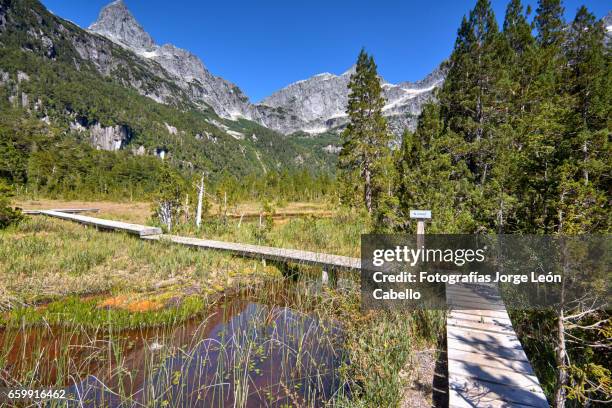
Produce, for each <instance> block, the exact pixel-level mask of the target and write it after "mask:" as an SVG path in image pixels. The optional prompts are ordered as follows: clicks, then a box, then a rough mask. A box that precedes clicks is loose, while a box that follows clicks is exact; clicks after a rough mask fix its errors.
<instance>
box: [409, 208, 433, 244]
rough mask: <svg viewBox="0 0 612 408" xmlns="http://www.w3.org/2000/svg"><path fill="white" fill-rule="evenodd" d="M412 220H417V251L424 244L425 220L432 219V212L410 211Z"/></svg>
mask: <svg viewBox="0 0 612 408" xmlns="http://www.w3.org/2000/svg"><path fill="white" fill-rule="evenodd" d="M410 218H413V219H416V220H417V249H418V248H421V247H422V246H423V243H424V235H425V220H429V219H431V210H410Z"/></svg>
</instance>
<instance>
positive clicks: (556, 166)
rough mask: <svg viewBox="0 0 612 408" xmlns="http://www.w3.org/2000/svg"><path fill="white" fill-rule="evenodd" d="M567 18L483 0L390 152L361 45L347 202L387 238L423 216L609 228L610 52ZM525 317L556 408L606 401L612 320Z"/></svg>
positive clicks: (587, 24)
mask: <svg viewBox="0 0 612 408" xmlns="http://www.w3.org/2000/svg"><path fill="white" fill-rule="evenodd" d="M563 13H564V9H563V5H562V4H561V2H560V0H540V1H539V3H538V6H537V9H536V10H535V16H534V17H533V18H532V17H531V10H530V8H529V7H527V8H526V9H525V8H524V7H523V5H522V4H521V2H520V0H511V1H510V3H509V4H508V6H507V9H506V14H505V18H504V20H503V25H502V27H501V28H500V27H499V26H498V23H497V20H496V18H495V15H494V12H493V10H492V8H491V4H490V2H489V0H478V1H477V2H476V5H475V7H474V8H473V9H472V10H471V11H470V12H469V14H468V15H467V16H465V17H464V18H463V20H462V21H461V24H460V26H459V29H458V31H457V38H456V41H455V45H454V49H453V52H452V54H451V56H450V58H449V59H448V60H447V61H446V62H445V63H444V64H443V69H444V71H445V73H446V79H445V82H444V85H443V86H442V87H441V89H439V90H438V92H437V94H436V100H435V101H434V102H431V103H429V104H427V105H425V106H424V108H423V110H422V113H421V114H420V116H419V118H418V124H417V127H416V130H415V131H409V130H407V131H405V132H404V134H403V136H402V140H401V144H400V145H399V147H398V148H393V143H392V142H391V138H390V135H389V131H388V129H387V124H386V120H385V118H384V117H383V115H382V108H383V106H384V103H385V101H384V98H383V96H382V92H381V91H382V89H381V82H380V78H379V76H378V74H377V67H376V64H375V62H374V58H373V57H372V56H371V55H368V54H367V52H366V51H365V50H362V51H361V53H360V54H359V56H358V58H357V67H356V72H355V74H354V75H353V76H352V77H351V81H350V84H349V91H350V96H349V103H348V108H347V113H348V116H349V118H350V123H349V125H348V126H347V128H346V130H345V131H344V133H343V135H342V139H343V150H342V152H341V154H340V158H339V163H338V172H339V174H338V178H339V180H340V181H341V182H340V185H339V187H338V188H339V192H340V195H341V198H342V201H343V202H344V203H345V204H347V205H351V206H354V207H358V208H359V207H360V208H364V210H365V211H367V213H368V214H369V216H370V218H371V221H372V227H373V229H374V230H375V231H381V232H385V231H386V232H394V231H397V232H411V233H414V232H415V227H416V226H415V225H414V223H411V222H410V219H409V211H410V210H411V209H431V210H432V214H433V219H432V220H431V221H432V222H431V223H430V225H429V227H428V229H429V231H431V232H434V233H506V234H508V233H519V234H557V235H560V234H585V233H608V232H609V231H610V225H611V224H610V217H611V215H612V213H611V212H610V191H611V187H612V185H611V183H610V175H611V170H612V161H611V160H610V157H611V155H610V143H609V142H610V135H611V132H610V129H611V126H610V124H611V123H610V121H611V118H612V116H611V114H610V113H611V112H610V110H611V109H612V101H611V98H612V70H611V69H610V67H611V65H610V64H611V58H610V57H611V54H610V47H609V45H608V43H607V41H606V38H605V35H606V31H605V27H604V26H603V23H602V22H601V21H598V20H597V19H596V18H595V16H594V15H593V14H592V13H590V12H589V11H588V10H587V8H586V7H584V6H583V7H580V8H579V9H578V10H577V13H576V15H575V17H574V19H573V20H572V21H571V22H569V23H567V22H565V21H564V17H563ZM564 312H566V314H564ZM572 312H573V313H572ZM568 316H572V320H571V321H570V319H569V318H568ZM519 317H520V319H519V321H520V323H519V326H520V327H521V328H522V330H523V332H524V333H527V335H526V339H527V341H526V342H525V343H526V344H525V348H526V350H527V352H528V354H530V355H531V356H532V357H533V358H534V359H535V360H536V361H535V364H534V365H535V368H536V371H537V372H538V375H539V376H540V378H541V379H543V383H544V387H545V390H546V392H547V394H548V396H549V398H550V399H551V400H552V401H553V402H554V404H555V406H557V407H564V406H565V404H566V402H567V401H568V399H569V400H570V405H573V406H586V405H589V404H591V405H593V404H597V403H601V402H606V401H607V402H609V396H610V394H611V392H610V391H611V385H610V384H611V381H610V378H611V375H610V370H609V362H610V359H609V358H610V344H609V341H605V339H606V338H607V339H608V340H609V337H610V336H609V334H610V327H611V325H610V324H611V323H610V322H611V320H610V316H609V313H608V312H606V311H602V310H590V311H588V313H581V312H580V311H578V312H577V311H576V310H572V311H570V310H563V308H561V310H557V311H551V312H550V313H547V312H546V313H545V312H543V313H536V312H531V313H523V314H521V315H520V316H519ZM544 327H546V328H548V329H547V330H542V328H544ZM585 328H586V329H585ZM536 332H537V333H538V334H537V336H538V337H535V338H534V337H531V341H529V339H530V335H533V334H534V333H536ZM589 349H590V352H589V351H588V350H589ZM585 350H587V352H585ZM593 350H597V351H598V352H592V351H593ZM550 367H553V368H554V370H552V372H551V370H550V369H549V368H550Z"/></svg>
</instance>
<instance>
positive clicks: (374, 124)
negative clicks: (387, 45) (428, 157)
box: [338, 50, 391, 214]
mask: <svg viewBox="0 0 612 408" xmlns="http://www.w3.org/2000/svg"><path fill="white" fill-rule="evenodd" d="M348 88H349V98H348V106H347V114H348V117H349V123H348V125H347V127H346V129H345V130H344V132H343V133H342V140H343V144H342V151H341V153H340V157H339V163H338V164H339V167H340V170H341V177H342V178H343V182H344V184H345V185H346V186H350V185H351V184H352V183H355V182H356V181H359V190H358V191H360V192H361V195H362V197H363V203H364V204H365V207H366V209H367V210H368V212H369V213H370V214H372V213H373V211H374V210H375V209H376V207H377V205H378V202H379V198H380V197H381V194H382V193H383V192H385V191H386V190H387V187H388V186H387V184H388V183H387V181H388V180H385V175H386V174H387V173H388V169H387V168H386V166H388V165H389V163H390V160H389V157H390V148H389V143H390V140H391V137H390V134H389V132H388V130H387V121H386V119H385V118H384V117H383V114H382V109H383V106H384V104H385V100H384V98H383V96H382V87H381V84H380V78H379V77H378V73H377V68H376V64H375V63H374V58H373V57H372V56H369V55H368V54H367V53H366V52H365V50H361V52H360V53H359V57H358V58H357V65H356V67H355V73H354V74H353V75H351V80H350V82H349V85H348ZM347 201H349V200H347Z"/></svg>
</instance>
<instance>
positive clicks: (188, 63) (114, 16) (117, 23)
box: [89, 0, 443, 134]
mask: <svg viewBox="0 0 612 408" xmlns="http://www.w3.org/2000/svg"><path fill="white" fill-rule="evenodd" d="M89 30H90V31H91V32H94V33H96V34H98V35H102V36H104V37H106V38H108V39H110V40H111V41H113V42H115V43H117V44H119V45H121V46H122V47H124V48H126V49H128V50H131V51H133V52H134V53H135V54H137V55H139V56H140V57H142V58H144V59H149V60H153V61H155V62H157V63H159V64H160V65H161V67H163V68H164V69H165V70H166V71H167V72H168V73H170V74H171V75H172V76H173V77H174V79H175V82H176V83H177V84H178V85H179V87H180V88H181V89H183V90H185V92H187V94H188V95H190V98H191V99H192V101H194V102H196V103H205V104H207V105H209V106H211V107H212V108H213V110H214V111H215V112H216V113H217V114H218V115H219V116H221V117H223V118H226V119H232V120H236V119H239V118H244V119H248V120H252V121H255V122H257V123H259V124H260V125H262V126H265V127H268V128H271V129H273V130H276V131H279V132H281V133H283V134H290V133H294V132H298V131H305V132H308V133H322V132H326V131H329V130H332V129H335V128H339V127H342V126H343V125H344V124H346V113H345V110H346V103H347V100H348V88H347V85H348V81H349V80H350V74H351V73H352V72H353V71H354V66H352V67H350V68H349V69H348V70H347V71H345V72H343V73H342V74H340V75H335V74H332V73H329V72H324V73H320V74H317V75H314V76H312V77H310V78H306V79H303V80H300V81H296V82H294V83H292V84H289V85H287V86H286V87H284V88H282V89H279V90H278V91H276V92H274V93H272V94H271V95H270V96H268V97H266V98H264V99H263V100H262V101H260V102H259V103H252V102H251V101H250V100H249V98H248V97H247V96H246V95H245V94H244V93H243V92H242V90H241V89H240V88H239V87H238V86H237V85H235V84H233V83H232V82H230V81H227V80H225V79H223V78H222V77H220V76H215V75H213V74H212V73H211V72H210V71H208V69H207V68H206V66H205V64H204V62H203V61H202V60H201V59H200V58H199V57H197V56H196V55H194V54H193V53H191V52H190V51H188V50H184V49H181V48H178V47H175V46H174V45H172V44H164V45H161V46H160V45H158V44H156V43H155V41H154V40H153V38H152V37H151V36H150V35H149V34H148V33H147V32H146V31H145V30H144V28H143V27H142V26H141V25H140V24H139V23H138V21H137V20H136V19H135V18H134V16H133V15H132V14H131V12H130V11H129V9H128V8H127V6H126V5H125V3H124V2H123V0H116V1H114V2H112V3H110V4H108V5H106V6H105V7H103V8H102V10H101V11H100V13H99V16H98V19H97V20H96V21H95V22H94V23H92V24H91V25H90V26H89ZM432 75H433V76H435V78H436V81H435V82H434V85H433V87H431V86H430V87H423V86H419V85H420V84H422V83H423V81H426V79H427V78H429V77H431V76H432ZM442 80H443V74H442V73H441V71H440V69H439V68H437V69H435V70H434V71H433V72H432V73H431V74H429V75H428V77H426V78H424V79H423V80H421V81H417V82H402V83H400V84H391V83H388V82H386V81H384V80H383V84H384V85H385V86H384V95H385V97H386V99H387V105H386V109H385V114H386V115H387V116H388V117H389V122H390V127H391V129H392V130H393V131H394V132H395V133H397V134H400V133H401V131H402V130H403V129H404V128H414V126H415V124H416V117H417V116H418V114H419V113H420V110H421V106H422V105H423V104H424V103H426V102H427V101H429V100H431V99H432V98H433V91H434V89H435V88H436V87H437V86H439V85H440V84H441V83H442ZM428 84H429V82H428Z"/></svg>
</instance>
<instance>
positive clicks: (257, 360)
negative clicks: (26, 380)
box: [68, 300, 344, 407]
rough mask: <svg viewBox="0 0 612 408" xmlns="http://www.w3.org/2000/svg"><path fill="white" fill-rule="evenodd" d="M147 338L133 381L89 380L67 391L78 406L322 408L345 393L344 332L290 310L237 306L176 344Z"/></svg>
mask: <svg viewBox="0 0 612 408" xmlns="http://www.w3.org/2000/svg"><path fill="white" fill-rule="evenodd" d="M141 334H142V333H141ZM143 337H145V338H146V342H143V343H141V344H140V345H139V347H135V348H134V349H133V350H132V351H130V352H129V353H126V354H125V355H124V357H123V358H122V360H123V364H122V366H123V367H124V368H125V367H127V368H129V369H130V372H133V373H134V374H133V375H130V376H128V379H129V381H128V382H126V379H125V378H123V380H122V381H116V379H111V380H106V381H105V380H104V378H105V377H106V378H108V375H106V373H105V372H100V373H97V375H89V376H88V377H86V379H85V380H84V381H83V382H81V383H79V384H78V385H73V386H71V387H70V388H68V392H69V394H71V395H72V396H74V398H75V400H78V401H75V402H74V404H73V406H85V407H93V406H96V407H97V406H111V407H131V406H169V407H233V406H237V407H266V406H271V407H281V406H313V407H316V406H322V405H324V403H325V401H327V400H329V398H331V397H332V396H333V394H334V393H335V392H338V390H339V389H341V388H342V387H341V383H340V378H339V375H338V372H337V369H338V367H339V366H340V364H341V363H342V361H343V358H344V357H343V355H342V350H341V346H342V333H341V330H340V328H339V327H338V326H337V325H336V324H333V323H327V324H326V323H323V322H321V321H319V320H318V319H315V318H313V317H311V316H308V315H304V314H301V313H298V312H296V311H293V310H291V309H289V308H287V307H276V306H265V305H262V304H258V303H252V302H246V301H241V300H236V301H233V302H231V303H228V304H226V305H225V307H220V308H219V310H218V311H217V312H216V313H214V314H213V315H211V317H210V318H209V319H208V320H206V321H205V322H201V321H198V322H196V321H191V322H189V323H187V324H185V325H184V326H182V327H180V328H179V329H177V330H175V331H174V332H173V333H172V335H171V336H170V337H167V338H163V339H159V338H156V337H154V336H152V335H151V333H147V334H146V335H145V336H143ZM145 355H149V357H148V358H147V357H145ZM103 371H108V370H103ZM90 372H91V371H90ZM111 378H113V377H111ZM126 384H128V385H126ZM125 388H128V390H125ZM119 389H124V391H123V392H118V390H119ZM126 391H127V392H126ZM120 395H121V396H120ZM126 395H130V397H129V398H125V396H126ZM81 404H82V405H81Z"/></svg>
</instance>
